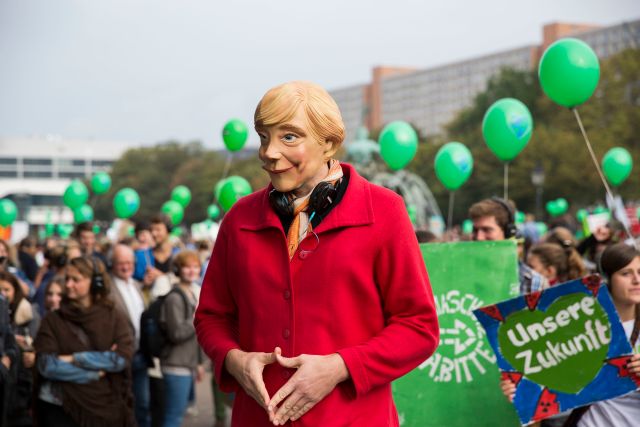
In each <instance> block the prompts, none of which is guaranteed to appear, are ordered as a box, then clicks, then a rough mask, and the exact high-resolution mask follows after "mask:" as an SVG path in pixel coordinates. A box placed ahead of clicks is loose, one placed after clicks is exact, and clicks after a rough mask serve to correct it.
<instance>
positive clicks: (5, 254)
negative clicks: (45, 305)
mask: <svg viewBox="0 0 640 427" xmlns="http://www.w3.org/2000/svg"><path fill="white" fill-rule="evenodd" d="M18 267H19V264H18V262H17V261H16V257H15V252H14V250H13V247H12V246H11V245H10V244H9V242H7V241H6V240H2V239H0V271H7V272H9V273H11V274H13V275H14V276H16V278H17V279H18V282H19V283H20V286H21V287H22V293H23V294H24V295H26V296H27V298H31V297H33V295H34V294H35V292H36V290H35V287H34V286H33V283H32V282H31V280H29V278H28V277H27V275H26V274H24V272H23V271H22V270H21V269H20V268H18Z"/></svg>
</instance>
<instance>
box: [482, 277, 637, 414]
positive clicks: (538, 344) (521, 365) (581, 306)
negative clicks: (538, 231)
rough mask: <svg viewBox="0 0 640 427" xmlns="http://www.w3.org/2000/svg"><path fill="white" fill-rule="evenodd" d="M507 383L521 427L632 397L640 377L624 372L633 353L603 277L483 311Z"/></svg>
mask: <svg viewBox="0 0 640 427" xmlns="http://www.w3.org/2000/svg"><path fill="white" fill-rule="evenodd" d="M474 314H475V315H476V317H477V318H478V320H479V321H480V323H481V324H482V326H483V327H484V328H485V330H486V332H487V337H488V339H489V342H490V343H491V346H492V347H493V350H494V351H495V354H496V356H497V361H498V366H499V367H500V370H501V371H502V375H503V377H504V378H509V379H511V381H513V382H514V383H515V384H516V394H515V397H514V400H513V404H514V405H515V407H516V411H517V412H518V416H519V418H520V421H521V422H522V424H528V423H531V422H535V421H539V420H542V419H545V418H548V417H550V416H552V415H555V414H557V413H560V412H563V411H567V410H570V409H573V408H576V407H579V406H584V405H586V404H589V403H593V402H597V401H600V400H606V399H611V398H613V397H617V396H621V395H623V394H626V393H629V392H631V391H633V390H635V389H636V388H637V387H638V386H640V379H638V377H637V376H635V375H633V374H630V373H629V371H628V370H626V368H625V367H624V366H625V364H626V363H627V362H628V360H629V358H630V356H631V354H632V349H631V345H630V344H629V341H628V340H627V337H626V335H625V333H624V329H623V327H622V324H621V323H620V319H619V317H618V314H617V312H616V309H615V307H614V305H613V302H612V301H611V298H610V296H609V293H608V292H607V288H606V286H604V285H603V284H602V283H601V282H600V278H599V276H597V275H595V276H588V277H585V278H583V279H580V280H574V281H571V282H567V283H565V284H562V285H558V286H555V287H553V288H550V289H547V290H545V291H542V292H534V293H532V294H529V295H525V296H521V297H518V298H514V299H511V300H508V301H505V302H501V303H498V304H495V305H491V306H487V307H482V308H479V309H477V310H475V311H474Z"/></svg>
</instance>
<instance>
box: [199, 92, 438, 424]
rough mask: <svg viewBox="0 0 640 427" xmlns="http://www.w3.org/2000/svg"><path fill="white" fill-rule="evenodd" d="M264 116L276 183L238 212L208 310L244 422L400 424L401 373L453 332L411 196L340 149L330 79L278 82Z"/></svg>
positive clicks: (233, 213)
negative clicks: (410, 208)
mask: <svg viewBox="0 0 640 427" xmlns="http://www.w3.org/2000/svg"><path fill="white" fill-rule="evenodd" d="M254 119H255V128H256V131H257V132H258V135H259V136H260V143H261V145H260V149H259V157H260V160H261V161H262V163H263V166H262V167H263V169H264V170H265V171H266V172H267V173H268V174H269V177H270V179H271V185H269V186H268V187H267V188H265V189H262V190H260V191H257V192H256V193H253V194H251V195H248V196H245V197H243V198H241V199H240V200H238V201H237V202H236V204H235V205H234V206H233V208H232V209H231V210H230V211H229V212H228V213H227V215H226V216H225V219H224V221H223V222H222V225H221V227H220V231H219V234H218V238H217V240H216V243H215V247H214V249H213V253H212V255H211V261H210V263H209V266H208V268H207V272H206V275H205V278H204V282H203V285H202V291H201V298H200V303H199V305H198V309H197V311H196V317H195V326H196V332H197V334H198V340H199V342H200V345H201V346H202V348H203V349H204V351H205V353H207V354H208V355H209V357H211V359H212V361H213V365H214V368H215V376H216V380H217V382H218V384H219V385H220V388H221V389H222V391H236V398H235V402H234V405H233V416H232V423H233V426H256V427H261V426H262V427H267V426H270V425H285V424H287V425H290V424H289V422H290V421H296V425H298V426H300V427H304V426H329V427H331V426H347V425H348V426H351V427H358V426H362V427H364V426H367V427H370V426H398V425H399V419H398V414H397V411H396V409H395V405H394V403H393V399H392V396H391V381H393V380H395V379H396V378H398V377H400V376H402V375H404V374H406V373H407V372H409V371H410V370H412V369H413V368H415V367H416V366H418V365H419V364H420V363H422V362H424V361H425V360H426V359H427V358H428V357H429V356H430V355H431V354H432V353H433V352H434V350H435V349H436V346H437V344H438V335H439V327H438V321H437V317H436V310H435V303H434V299H433V295H432V291H431V286H430V283H429V278H428V276H427V271H426V268H425V265H424V261H423V260H422V256H421V253H420V248H419V246H418V242H417V240H416V237H415V235H414V232H413V227H412V225H411V222H410V220H409V216H408V215H407V210H406V207H405V204H404V201H403V200H402V198H401V197H400V196H398V195H397V194H394V193H393V192H391V191H390V190H388V189H385V188H382V187H378V186H376V185H373V184H370V183H369V182H367V181H366V180H365V179H364V178H362V177H361V176H360V175H358V173H357V172H356V170H355V169H354V168H353V167H351V166H350V165H348V164H344V163H340V162H338V161H337V160H335V159H333V156H334V155H335V153H336V151H337V150H338V148H339V147H340V145H341V144H342V142H343V140H344V124H343V121H342V117H341V115H340V111H339V109H338V106H337V104H336V103H335V101H334V100H333V99H332V98H331V96H330V95H329V94H328V93H327V91H326V90H324V89H323V88H321V87H320V86H318V85H316V84H313V83H308V82H290V83H285V84H282V85H280V86H277V87H275V88H273V89H271V90H269V91H268V92H267V93H266V94H265V95H264V97H263V98H262V100H261V101H260V103H259V104H258V107H257V108H256V112H255V117H254Z"/></svg>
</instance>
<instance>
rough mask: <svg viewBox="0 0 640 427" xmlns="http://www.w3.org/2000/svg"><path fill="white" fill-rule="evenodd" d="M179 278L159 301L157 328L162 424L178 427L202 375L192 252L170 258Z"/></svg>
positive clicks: (195, 266) (195, 257)
mask: <svg viewBox="0 0 640 427" xmlns="http://www.w3.org/2000/svg"><path fill="white" fill-rule="evenodd" d="M173 268H174V273H175V275H176V276H177V277H178V279H179V281H178V283H177V284H175V285H174V287H173V289H172V290H171V292H169V294H167V296H166V297H165V298H164V301H163V302H162V306H161V308H160V327H161V329H162V331H163V332H164V338H165V343H164V347H163V348H162V351H161V353H160V366H161V369H162V377H163V380H164V391H165V394H164V396H165V398H164V401H165V411H164V421H163V424H162V425H163V426H164V427H179V426H180V425H181V423H182V419H183V417H184V414H185V411H186V409H187V405H188V400H189V394H190V391H191V388H192V387H193V381H194V379H195V380H196V381H198V382H199V381H201V380H202V378H203V376H204V368H203V365H202V364H203V362H204V360H205V356H204V353H203V352H202V350H201V348H200V346H199V345H198V340H197V338H196V330H195V327H194V326H193V317H194V314H195V310H196V306H197V304H198V297H199V296H200V286H198V284H197V281H198V280H199V279H200V269H201V265H200V259H199V257H198V254H197V253H196V252H194V251H183V252H180V253H179V254H178V255H177V256H176V257H175V259H174V260H173Z"/></svg>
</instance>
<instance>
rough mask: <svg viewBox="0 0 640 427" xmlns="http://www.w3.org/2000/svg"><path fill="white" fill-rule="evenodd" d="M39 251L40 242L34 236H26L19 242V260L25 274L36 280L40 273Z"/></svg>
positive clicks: (31, 279)
mask: <svg viewBox="0 0 640 427" xmlns="http://www.w3.org/2000/svg"><path fill="white" fill-rule="evenodd" d="M37 252H38V242H36V239H34V238H33V237H25V238H24V239H22V240H21V241H20V243H19V244H18V262H19V263H20V268H21V269H22V271H23V272H24V274H25V276H27V278H28V279H29V280H30V281H31V282H35V280H36V275H37V274H38V263H37V261H36V253H37Z"/></svg>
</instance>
